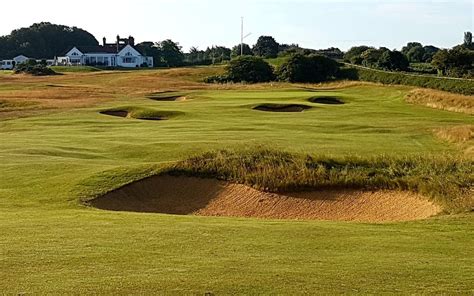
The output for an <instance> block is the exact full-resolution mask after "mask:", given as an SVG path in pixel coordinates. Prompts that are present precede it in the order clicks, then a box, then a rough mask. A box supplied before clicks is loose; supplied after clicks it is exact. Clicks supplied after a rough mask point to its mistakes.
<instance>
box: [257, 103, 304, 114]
mask: <svg viewBox="0 0 474 296" xmlns="http://www.w3.org/2000/svg"><path fill="white" fill-rule="evenodd" d="M311 108H312V107H310V106H306V105H298V104H261V105H258V106H255V107H254V108H253V109H254V110H257V111H265V112H303V111H305V110H309V109H311Z"/></svg>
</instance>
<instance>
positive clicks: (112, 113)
mask: <svg viewBox="0 0 474 296" xmlns="http://www.w3.org/2000/svg"><path fill="white" fill-rule="evenodd" d="M100 114H103V115H109V116H115V117H123V118H127V117H128V111H126V110H110V111H102V112H100Z"/></svg>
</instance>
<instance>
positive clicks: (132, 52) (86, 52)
mask: <svg viewBox="0 0 474 296" xmlns="http://www.w3.org/2000/svg"><path fill="white" fill-rule="evenodd" d="M56 65H63V66H102V67H123V68H140V67H145V68H151V67H153V57H148V56H145V55H142V53H141V52H140V51H139V50H137V49H136V48H135V41H134V39H133V37H129V38H126V39H121V38H120V36H117V42H116V43H112V44H107V42H106V39H105V38H104V39H103V45H102V46H75V47H73V48H71V49H70V50H69V51H68V52H67V53H66V54H65V56H63V57H58V58H57V59H56Z"/></svg>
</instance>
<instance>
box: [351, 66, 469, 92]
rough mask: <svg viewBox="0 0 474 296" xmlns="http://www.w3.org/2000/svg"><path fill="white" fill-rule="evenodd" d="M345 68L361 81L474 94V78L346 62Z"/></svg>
mask: <svg viewBox="0 0 474 296" xmlns="http://www.w3.org/2000/svg"><path fill="white" fill-rule="evenodd" d="M346 68H348V69H350V70H351V71H352V72H353V74H352V76H353V78H355V79H358V80H362V81H369V82H376V83H383V84H401V85H410V86H416V87H423V88H432V89H438V90H442V91H448V92H453V93H459V94H463V95H474V80H467V79H450V78H439V77H430V76H422V75H416V74H406V73H398V72H386V71H380V70H374V69H368V68H363V67H356V66H351V65H348V64H346Z"/></svg>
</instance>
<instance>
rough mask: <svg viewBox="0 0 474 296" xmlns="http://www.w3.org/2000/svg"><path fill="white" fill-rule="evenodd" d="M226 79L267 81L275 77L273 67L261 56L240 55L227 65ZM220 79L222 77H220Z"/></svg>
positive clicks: (233, 80)
mask: <svg viewBox="0 0 474 296" xmlns="http://www.w3.org/2000/svg"><path fill="white" fill-rule="evenodd" d="M226 78H227V79H226V80H227V81H232V82H251V83H257V82H269V81H272V80H273V79H274V78H275V77H274V74H273V68H272V66H270V64H268V63H267V62H266V61H264V60H263V59H262V58H259V57H253V56H242V57H238V58H236V59H233V60H232V61H230V63H229V65H228V66H227V77H226ZM220 79H223V78H222V77H221V78H220Z"/></svg>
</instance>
